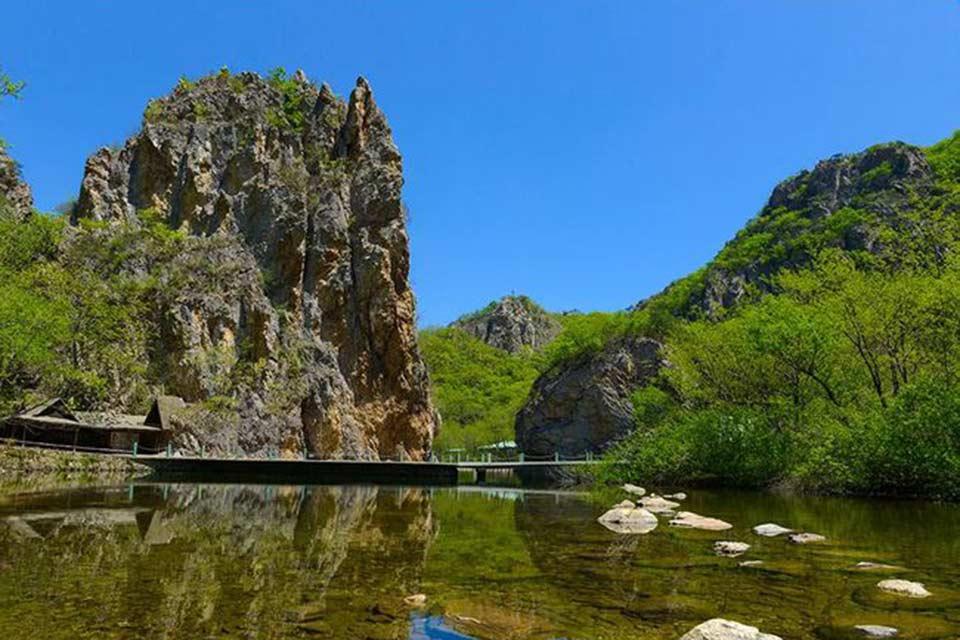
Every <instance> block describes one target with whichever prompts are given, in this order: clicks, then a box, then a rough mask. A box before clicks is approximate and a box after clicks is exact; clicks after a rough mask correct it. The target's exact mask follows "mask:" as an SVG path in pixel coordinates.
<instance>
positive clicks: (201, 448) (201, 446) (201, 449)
mask: <svg viewBox="0 0 960 640" xmlns="http://www.w3.org/2000/svg"><path fill="white" fill-rule="evenodd" d="M203 449H204V446H203V445H202V444H201V445H200V457H201V458H202V457H203Z"/></svg>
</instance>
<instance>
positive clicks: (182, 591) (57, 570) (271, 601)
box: [0, 484, 960, 640]
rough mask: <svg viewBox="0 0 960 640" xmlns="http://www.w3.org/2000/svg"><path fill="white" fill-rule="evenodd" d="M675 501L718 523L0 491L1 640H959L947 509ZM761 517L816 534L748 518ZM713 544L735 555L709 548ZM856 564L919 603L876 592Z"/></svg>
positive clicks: (142, 493)
mask: <svg viewBox="0 0 960 640" xmlns="http://www.w3.org/2000/svg"><path fill="white" fill-rule="evenodd" d="M684 507H685V508H687V509H689V510H692V511H695V512H697V513H702V514H704V515H710V516H715V517H719V518H722V519H724V520H727V521H728V522H731V523H734V525H735V526H734V529H732V530H730V531H725V532H722V533H720V534H716V533H707V532H698V531H690V530H678V529H674V528H671V527H669V526H667V525H666V522H665V521H661V526H659V527H658V528H657V529H656V530H654V531H653V532H651V533H650V534H647V535H639V536H624V535H618V534H615V533H613V532H611V531H608V530H607V529H605V528H604V527H602V526H600V525H598V524H597V523H596V522H595V519H596V517H597V516H598V515H599V514H600V513H601V512H602V511H603V510H604V508H605V506H604V505H602V504H597V503H595V502H592V501H590V500H588V499H586V497H585V496H582V495H577V494H569V493H563V492H550V491H524V490H518V489H516V488H507V489H479V488H476V487H461V488H452V489H451V488H447V489H435V490H434V489H427V488H415V489H405V488H384V487H380V488H378V487H374V486H323V487H304V486H230V485H216V486H198V485H188V484H185V485H150V484H141V485H128V486H121V487H107V488H96V489H89V488H88V489H71V490H66V491H48V492H34V493H24V494H7V495H2V494H0V604H2V606H0V638H17V639H19V638H44V639H45V640H56V639H59V638H70V639H75V638H107V639H119V638H124V639H126V638H171V639H172V638H191V639H192V638H224V639H225V638H231V639H239V638H257V639H260V638H264V639H274V638H276V639H280V638H328V639H343V640H346V639H351V640H353V639H357V638H359V639H365V638H366V639H373V640H441V639H448V640H464V639H477V640H527V639H536V640H552V639H555V638H570V639H574V638H576V639H578V640H582V639H588V638H593V639H597V640H601V639H602V640H615V639H621V638H622V639H628V638H629V639H635V638H641V639H644V638H650V639H656V640H661V639H675V638H679V637H680V636H681V635H683V633H684V632H686V631H687V630H689V629H690V628H691V627H692V626H694V625H696V624H698V623H699V622H702V621H703V620H705V619H707V618H711V617H715V616H723V617H728V618H733V619H737V620H741V621H743V622H748V623H750V624H753V625H756V626H759V627H761V628H762V629H764V630H767V631H769V632H771V633H777V634H778V635H781V636H783V637H784V638H791V639H792V638H811V639H818V640H836V639H842V638H852V637H857V636H855V635H851V634H853V633H854V631H853V630H854V626H855V625H857V624H876V625H887V626H894V627H897V628H899V629H901V633H900V636H899V637H900V638H906V639H908V640H909V639H933V638H943V639H946V638H957V637H960V565H958V563H957V558H958V557H960V540H958V537H957V535H956V532H957V531H960V508H957V507H956V506H950V505H935V504H929V503H916V502H914V503H910V502H879V501H865V500H843V499H836V498H786V497H778V496H771V495H768V494H757V493H738V492H707V491H698V492H694V493H693V494H692V495H691V497H690V498H689V500H687V501H686V502H685V503H684ZM768 521H773V522H779V523H781V524H784V525H786V526H789V527H791V528H796V529H803V530H807V531H815V532H817V533H821V534H823V535H825V536H827V542H826V543H824V544H817V545H810V546H798V545H791V544H789V543H788V542H786V540H784V539H783V538H777V539H766V538H760V537H758V536H755V535H753V534H752V533H751V532H750V527H752V526H753V525H755V524H758V523H760V522H768ZM718 539H726V540H742V541H745V542H749V543H750V544H751V545H752V547H751V549H750V550H749V551H748V552H747V554H746V555H744V556H742V557H740V558H736V559H734V558H721V557H718V556H716V555H714V553H713V551H712V544H713V541H715V540H718ZM743 560H760V561H762V564H760V565H758V566H751V567H741V566H739V562H740V561H743ZM860 561H873V562H882V563H888V564H892V565H899V566H901V567H904V570H903V571H899V572H897V574H896V577H903V578H906V579H910V580H917V581H920V582H924V583H926V584H927V586H928V588H929V589H930V590H931V591H932V592H933V593H934V597H932V598H929V599H924V600H905V599H902V598H896V597H893V596H887V595H884V594H882V593H880V592H879V591H878V590H877V589H876V587H875V584H876V582H877V581H878V580H879V579H880V578H881V577H888V576H880V575H878V574H875V573H869V572H863V571H859V570H856V569H854V568H853V567H854V565H855V564H856V563H857V562H860ZM420 593H422V594H425V595H426V601H427V605H426V607H424V608H414V607H411V606H410V605H409V604H407V603H405V602H404V598H405V597H407V596H410V595H412V594H420Z"/></svg>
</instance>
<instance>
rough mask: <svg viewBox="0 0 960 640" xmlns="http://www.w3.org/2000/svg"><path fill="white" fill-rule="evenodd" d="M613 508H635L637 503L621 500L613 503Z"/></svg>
mask: <svg viewBox="0 0 960 640" xmlns="http://www.w3.org/2000/svg"><path fill="white" fill-rule="evenodd" d="M613 508H614V509H636V508H637V505H636V504H635V503H634V502H632V501H630V500H621V501H620V502H618V503H617V504H615V505H613Z"/></svg>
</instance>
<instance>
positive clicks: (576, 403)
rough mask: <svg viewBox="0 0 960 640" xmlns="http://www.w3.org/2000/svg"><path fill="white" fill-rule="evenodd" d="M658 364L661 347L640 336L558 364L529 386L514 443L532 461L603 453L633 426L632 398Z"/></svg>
mask: <svg viewBox="0 0 960 640" xmlns="http://www.w3.org/2000/svg"><path fill="white" fill-rule="evenodd" d="M662 365H663V363H662V361H661V359H660V344H659V343H658V342H656V341H655V340H650V339H647V338H641V337H627V338H623V339H620V340H617V341H615V342H613V343H611V344H609V345H608V346H607V347H606V348H605V349H603V350H602V351H600V352H599V353H591V354H586V355H583V356H581V357H579V358H577V359H575V360H572V361H569V362H563V363H560V364H559V365H558V366H555V367H554V368H552V369H550V370H549V371H547V372H546V373H544V374H543V375H541V376H540V377H539V378H538V379H537V381H536V382H535V383H534V384H533V389H532V390H531V391H530V395H529V396H528V397H527V401H526V403H525V404H524V406H523V408H521V410H520V412H519V413H518V414H517V418H516V423H515V431H516V438H517V443H518V444H519V445H520V448H521V450H523V451H524V452H525V453H526V454H527V455H528V456H530V457H531V458H537V457H540V458H543V457H549V456H552V455H554V453H559V454H560V455H562V456H568V457H577V456H582V455H584V454H585V453H587V452H591V453H598V452H602V451H604V450H606V449H607V448H608V447H609V446H610V445H612V444H613V443H615V442H617V441H618V440H620V439H621V438H623V437H624V436H626V435H628V434H629V433H630V432H632V431H633V429H634V428H635V423H634V419H633V405H632V403H631V401H630V394H631V393H632V392H633V391H634V390H635V389H637V388H638V387H640V386H642V385H643V384H645V383H647V382H649V381H650V380H651V379H652V378H653V377H654V376H655V375H656V374H657V373H658V372H659V370H660V367H661V366H662Z"/></svg>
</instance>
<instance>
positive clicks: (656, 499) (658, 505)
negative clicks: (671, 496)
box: [640, 494, 680, 514]
mask: <svg viewBox="0 0 960 640" xmlns="http://www.w3.org/2000/svg"><path fill="white" fill-rule="evenodd" d="M640 504H641V505H642V506H643V508H644V509H646V510H647V511H649V512H650V513H661V514H665V513H673V510H674V509H676V508H677V507H679V506H680V503H679V502H671V501H670V500H664V499H663V498H661V497H660V496H658V495H656V494H650V495H649V496H647V497H646V498H642V499H641V500H640Z"/></svg>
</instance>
